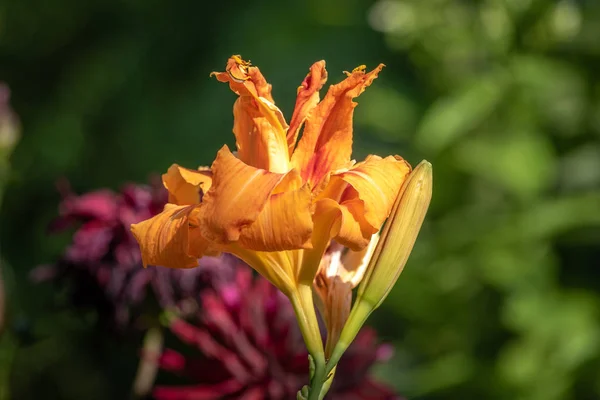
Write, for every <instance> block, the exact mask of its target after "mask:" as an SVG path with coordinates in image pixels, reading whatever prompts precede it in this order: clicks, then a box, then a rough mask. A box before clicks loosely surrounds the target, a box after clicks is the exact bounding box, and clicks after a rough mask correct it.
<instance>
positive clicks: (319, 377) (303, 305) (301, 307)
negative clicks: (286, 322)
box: [290, 284, 327, 400]
mask: <svg viewBox="0 0 600 400" xmlns="http://www.w3.org/2000/svg"><path fill="white" fill-rule="evenodd" d="M290 301H291V302H292V306H293V307H294V311H295V313H296V318H297V319H298V324H299V326H300V332H301V333H302V337H303V338H304V343H305V344H306V348H307V349H308V353H309V354H310V356H311V357H312V362H313V363H314V369H313V371H312V374H311V377H310V385H309V392H308V400H319V398H320V397H319V396H320V394H321V390H322V389H323V384H324V383H325V381H326V378H327V373H326V365H325V352H324V349H323V340H322V339H321V332H320V331H319V323H318V320H317V314H316V313H315V306H314V303H313V293H312V287H311V286H310V285H306V284H299V285H298V288H297V290H295V291H294V292H293V293H291V295H290ZM325 392H326V391H325Z"/></svg>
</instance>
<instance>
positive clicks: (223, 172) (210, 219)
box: [199, 146, 286, 244]
mask: <svg viewBox="0 0 600 400" xmlns="http://www.w3.org/2000/svg"><path fill="white" fill-rule="evenodd" d="M211 169H212V171H213V182H212V186H211V188H210V190H209V191H208V192H207V193H206V194H205V195H204V198H203V199H202V207H201V209H200V215H199V223H200V229H201V231H202V235H203V236H204V237H205V238H207V239H209V240H211V241H213V242H216V243H221V244H226V243H230V242H234V241H237V240H239V238H240V235H241V233H242V230H244V229H245V228H248V227H249V226H250V225H252V223H254V222H255V221H256V220H257V218H258V217H259V215H260V213H261V212H262V211H263V209H264V208H265V206H266V205H267V203H268V200H269V197H270V196H271V194H272V192H273V191H274V190H275V188H276V187H277V185H278V184H279V183H280V182H282V181H284V179H285V177H286V175H285V174H278V173H273V172H269V171H266V170H264V169H259V168H254V167H251V166H249V165H246V164H245V163H244V162H242V161H241V160H239V159H237V158H236V157H235V156H234V155H233V154H231V152H230V151H229V148H228V147H227V146H224V147H223V148H222V149H221V150H219V153H218V154H217V158H216V159H215V162H214V163H213V165H212V167H211Z"/></svg>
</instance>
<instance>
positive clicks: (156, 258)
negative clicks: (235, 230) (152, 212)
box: [131, 204, 208, 268]
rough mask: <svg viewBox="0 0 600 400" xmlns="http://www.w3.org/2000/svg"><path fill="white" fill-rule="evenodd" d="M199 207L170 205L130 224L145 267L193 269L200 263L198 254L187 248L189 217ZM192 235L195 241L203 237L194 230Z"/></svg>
mask: <svg viewBox="0 0 600 400" xmlns="http://www.w3.org/2000/svg"><path fill="white" fill-rule="evenodd" d="M196 207H197V206H177V205H174V204H167V205H166V206H165V209H164V211H163V212H162V213H160V214H158V215H156V216H154V217H152V218H150V219H147V220H145V221H142V222H140V223H138V224H133V225H132V226H131V232H132V233H133V236H135V238H136V240H137V241H138V243H139V244H140V249H141V253H142V261H143V263H144V266H147V265H161V266H164V267H170V268H193V267H196V266H197V265H198V260H197V257H195V256H191V255H189V251H188V250H189V243H190V242H189V237H190V223H189V216H190V213H191V212H192V211H194V209H195V208H196ZM192 229H194V228H192ZM193 236H194V237H195V239H196V241H198V240H199V239H200V238H199V237H198V236H197V235H196V234H195V233H194V234H193ZM200 243H203V241H201V242H200ZM196 244H198V242H197V243H196ZM206 246H208V243H206Z"/></svg>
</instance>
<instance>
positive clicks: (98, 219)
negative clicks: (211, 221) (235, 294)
mask: <svg viewBox="0 0 600 400" xmlns="http://www.w3.org/2000/svg"><path fill="white" fill-rule="evenodd" d="M61 186H62V190H61V191H62V192H63V201H62V203H61V204H60V216H59V217H58V218H57V219H56V220H54V221H53V222H52V224H51V226H50V232H51V233H57V232H60V231H63V230H65V229H68V228H71V227H76V230H75V232H74V234H73V239H72V241H71V243H70V244H69V246H68V247H67V248H66V250H65V252H64V254H63V256H62V257H61V259H60V260H59V261H58V262H57V263H55V264H52V265H44V266H40V267H37V268H35V269H34V270H33V271H32V273H31V278H32V279H33V280H34V281H36V282H40V281H48V280H52V281H55V282H57V283H59V284H61V285H65V284H66V285H67V286H68V287H69V288H70V295H71V301H72V303H73V305H75V306H78V307H81V306H83V307H89V306H93V307H94V308H95V309H96V310H97V311H98V312H99V314H100V318H101V323H103V324H105V325H106V326H107V327H113V326H116V327H118V328H124V327H125V326H127V325H129V324H130V323H132V322H135V321H136V317H137V316H138V315H139V314H141V312H142V311H143V309H144V307H143V306H144V305H147V303H145V300H146V298H147V296H148V295H152V296H154V297H155V299H156V301H157V302H158V304H159V306H160V307H161V308H166V307H177V306H179V305H180V303H181V302H182V301H184V300H186V299H190V298H196V296H197V292H198V288H199V287H200V286H206V285H209V284H210V282H209V281H210V280H211V279H212V278H213V277H212V276H211V274H206V272H207V270H210V269H212V268H214V267H216V266H217V265H219V266H220V264H221V262H220V261H219V262H218V261H216V260H215V259H214V258H210V257H209V258H206V259H205V260H202V262H201V263H200V268H193V269H189V270H175V269H168V268H163V267H155V266H149V267H148V268H143V267H142V263H141V256H140V251H139V247H138V244H137V242H136V241H135V239H134V238H133V236H132V234H131V232H130V230H129V226H130V225H131V224H132V223H135V222H139V221H141V220H144V219H147V218H150V217H152V216H153V215H156V214H157V213H160V212H161V211H162V209H163V206H164V204H165V203H166V201H167V192H166V190H164V189H163V188H162V187H161V186H159V185H157V184H152V185H136V184H128V185H126V186H125V187H124V188H123V189H122V190H121V191H120V192H118V193H115V192H113V191H111V190H108V189H102V190H97V191H93V192H89V193H85V194H83V195H81V196H77V195H75V194H73V193H72V192H71V190H70V189H69V188H68V185H65V184H62V185H61ZM222 272H224V271H222Z"/></svg>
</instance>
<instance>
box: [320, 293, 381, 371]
mask: <svg viewBox="0 0 600 400" xmlns="http://www.w3.org/2000/svg"><path fill="white" fill-rule="evenodd" d="M373 309H374V308H373V306H372V305H371V304H370V303H369V302H367V301H364V300H363V299H362V298H360V297H359V298H358V299H356V302H355V303H354V306H353V307H352V311H350V315H349V316H348V320H347V321H346V325H344V329H343V330H342V333H341V335H340V338H339V340H338V341H337V343H336V345H335V347H334V349H333V352H332V353H331V357H329V359H328V360H327V370H326V372H327V374H330V373H331V372H332V371H334V370H335V367H336V365H337V363H338V362H339V361H340V358H342V355H343V354H344V352H345V351H346V349H348V347H349V346H350V344H351V343H352V341H353V340H354V338H355V337H356V335H357V334H358V332H359V331H360V328H362V326H363V325H364V323H365V321H366V320H367V318H368V317H369V315H371V313H372V312H373Z"/></svg>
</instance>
